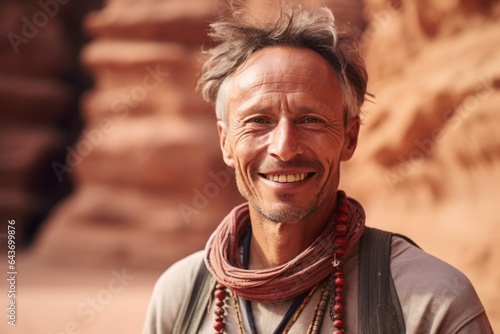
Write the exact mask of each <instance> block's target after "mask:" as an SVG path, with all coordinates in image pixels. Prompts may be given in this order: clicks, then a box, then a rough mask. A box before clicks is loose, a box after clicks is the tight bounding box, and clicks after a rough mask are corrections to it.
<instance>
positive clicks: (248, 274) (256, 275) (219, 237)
mask: <svg viewBox="0 0 500 334" xmlns="http://www.w3.org/2000/svg"><path fill="white" fill-rule="evenodd" d="M338 198H339V203H345V204H346V205H347V206H348V207H349V221H348V224H347V226H348V231H347V247H346V255H345V259H347V258H349V256H350V255H352V253H353V251H354V249H355V248H356V247H357V244H358V241H359V238H360V237H361V235H362V234H363V230H364V226H365V214H364V211H363V208H362V207H361V205H360V204H359V203H358V202H356V201H355V200H353V199H350V198H346V197H343V196H342V195H341V194H340V192H339V193H338ZM333 217H334V215H333V216H332V218H333ZM335 225H336V223H335V220H334V219H331V220H330V222H329V223H328V224H327V226H326V227H325V229H324V230H323V232H322V233H321V235H319V237H318V238H317V239H316V240H315V241H314V242H313V243H312V244H311V245H310V246H309V247H308V248H307V249H305V250H304V251H303V252H302V253H301V254H299V255H298V256H297V257H295V258H294V259H292V260H291V261H289V262H287V263H284V264H282V265H280V266H278V267H274V268H268V269H263V270H247V269H242V267H243V266H242V264H241V250H240V247H239V244H238V242H239V241H240V240H241V238H242V237H243V235H244V234H245V232H246V231H247V230H248V228H249V226H250V217H249V212H248V204H247V203H245V204H242V205H239V206H237V207H235V208H234V209H233V210H232V211H231V212H230V213H229V214H228V215H227V216H226V218H224V220H223V221H222V222H221V224H220V225H219V226H218V227H217V229H216V230H215V232H214V233H213V234H212V236H211V237H210V239H209V240H208V243H207V245H206V247H205V254H206V255H205V262H206V264H207V267H208V269H209V271H210V272H211V273H212V274H213V275H214V277H215V279H216V280H217V282H219V283H221V284H223V285H224V286H226V287H228V288H229V289H231V290H232V291H233V292H235V293H236V294H237V295H238V296H240V297H243V298H245V299H248V300H251V301H256V302H279V301H285V300H289V299H292V298H294V297H296V296H298V295H299V294H301V293H302V292H304V291H307V290H309V289H311V288H312V287H313V286H315V285H316V284H318V283H319V282H321V281H322V280H323V279H325V278H326V277H328V276H329V275H331V274H332V273H333V271H334V267H333V265H332V262H333V260H334V250H335V249H334V246H333V240H334V239H335Z"/></svg>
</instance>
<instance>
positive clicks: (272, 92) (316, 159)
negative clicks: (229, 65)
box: [218, 47, 359, 223]
mask: <svg viewBox="0 0 500 334" xmlns="http://www.w3.org/2000/svg"><path fill="white" fill-rule="evenodd" d="M229 80H230V82H229V90H228V94H227V95H228V97H227V110H226V112H227V114H226V122H223V121H219V122H218V129H219V134H220V139H221V147H222V151H223V156H224V161H225V162H226V164H227V165H228V166H230V167H232V168H234V169H235V170H236V181H237V185H238V189H239V191H240V192H241V194H242V195H243V196H244V197H245V198H246V199H247V200H248V202H249V204H250V210H253V211H254V212H255V213H256V214H258V215H259V216H261V217H262V218H264V219H267V220H271V221H275V222H283V223H289V222H296V221H301V220H303V219H306V218H310V217H315V218H319V217H321V218H326V217H328V215H329V214H330V213H331V210H333V209H334V208H335V203H334V201H335V198H336V195H335V194H336V190H337V188H338V184H339V163H340V161H342V160H348V159H350V157H351V156H352V154H353V152H354V149H355V147H356V142H357V135H358V130H359V118H357V117H356V118H355V119H353V120H352V121H350V123H349V124H348V125H347V126H345V124H344V110H343V104H342V93H341V88H340V83H339V81H338V78H337V75H336V73H335V71H334V70H333V68H332V67H331V66H330V64H329V63H328V62H327V61H326V60H325V59H324V58H323V57H322V56H320V55H319V54H317V53H315V52H314V51H312V50H308V49H302V48H291V47H273V48H266V49H263V50H260V51H258V52H256V53H255V54H253V55H252V56H251V57H250V58H249V59H248V60H247V62H245V63H244V64H243V65H242V66H241V67H240V68H239V69H238V70H237V71H236V72H235V73H234V74H233V76H232V77H231V78H230V79H229Z"/></svg>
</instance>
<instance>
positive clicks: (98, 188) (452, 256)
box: [0, 0, 500, 334]
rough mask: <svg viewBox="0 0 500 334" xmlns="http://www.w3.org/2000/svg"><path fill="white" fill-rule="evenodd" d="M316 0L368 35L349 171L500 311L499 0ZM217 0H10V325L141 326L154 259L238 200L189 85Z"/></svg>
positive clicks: (1, 181)
mask: <svg viewBox="0 0 500 334" xmlns="http://www.w3.org/2000/svg"><path fill="white" fill-rule="evenodd" d="M245 3H246V4H247V6H248V7H249V8H250V12H252V13H254V15H257V16H259V15H262V14H263V13H266V12H269V10H270V9H272V8H274V7H275V5H276V4H275V2H273V1H264V0H247V1H245ZM316 3H318V4H321V5H326V6H328V7H330V8H331V9H332V11H333V12H334V14H335V16H336V20H337V21H338V22H339V23H340V24H341V25H343V26H345V27H346V29H350V30H351V31H352V33H353V34H354V35H355V36H356V37H357V38H358V39H359V41H360V44H361V47H362V51H363V54H364V56H365V59H366V63H367V67H368V71H369V76H370V80H369V91H370V92H371V93H372V94H373V95H374V96H375V97H374V98H372V99H371V101H370V102H367V103H366V104H365V106H364V108H363V109H364V110H363V112H364V117H363V127H362V132H361V137H360V142H359V144H358V151H357V153H356V155H355V158H354V159H353V160H352V161H350V162H348V163H346V164H345V165H344V166H343V171H342V177H341V178H342V188H343V189H345V190H346V191H347V193H348V194H349V195H350V196H352V197H354V198H357V199H358V200H359V201H360V202H361V203H362V204H363V205H364V206H365V209H366V211H367V217H368V220H367V224H368V225H370V226H375V227H379V228H384V229H389V230H392V231H396V232H400V233H404V234H406V235H408V236H409V237H411V238H412V239H413V240H415V241H416V242H417V243H418V244H419V245H420V246H421V247H422V248H424V249H425V250H426V251H428V252H429V253H431V254H433V255H435V256H437V257H439V258H441V259H443V260H445V261H447V262H449V263H451V264H452V265H454V266H455V267H457V268H459V269H460V270H461V271H463V272H464V273H465V274H466V275H467V276H468V277H469V279H470V280H471V281H472V282H473V284H474V286H475V287H476V290H477V292H478V294H479V295H480V297H481V299H482V301H483V304H484V305H485V307H486V310H487V313H488V316H489V318H490V321H491V322H492V325H493V328H494V329H495V330H496V331H499V330H500V306H499V305H500V303H499V301H500V267H499V263H500V248H499V246H498V245H499V244H500V211H497V209H498V206H499V204H500V168H499V167H500V132H499V131H498V127H499V125H500V113H499V111H498V105H500V90H499V89H500V48H499V47H498V45H500V3H499V2H498V1H494V0H445V1H437V0H420V1H410V0H407V1H403V0H401V1H397V0H395V1H389V0H364V1H363V0H357V1H353V0H349V1H346V0H334V1H333V0H332V1H317V2H316ZM220 7H221V3H218V2H216V1H213V0H182V1H181V0H143V1H132V0H108V1H101V0H100V1H97V0H88V1H76V0H73V1H71V0H39V1H35V0H15V1H14V0H12V1H10V0H2V1H1V2H0V32H1V34H0V35H1V38H2V39H1V40H0V219H1V220H0V226H1V230H0V247H1V255H0V260H1V261H2V262H1V263H0V268H2V271H4V272H5V274H6V273H7V272H8V271H9V269H8V264H7V260H8V259H7V258H6V255H7V247H6V245H7V240H8V239H7V236H8V233H7V232H8V231H7V229H8V226H7V225H8V222H9V221H15V228H16V234H15V237H16V239H15V241H16V259H15V260H16V264H15V266H16V267H15V269H16V270H17V276H16V301H17V309H16V312H17V313H16V326H15V327H13V326H9V325H8V324H7V320H6V318H5V317H4V318H3V319H4V320H2V321H1V322H0V332H1V333H23V334H28V333H29V334H32V333H47V334H49V333H50V334H60V333H111V332H120V333H138V332H140V330H141V328H142V324H143V321H144V316H145V312H146V307H147V304H148V301H149V298H150V294H151V289H152V287H153V284H154V282H155V280H156V278H157V277H158V275H159V274H160V273H161V272H162V271H164V270H165V269H166V268H167V267H168V266H169V265H170V264H172V263H173V262H174V261H176V260H178V259H180V258H181V257H183V256H185V255H188V254H190V253H192V252H193V251H195V250H199V249H202V248H203V246H204V244H205V242H206V239H207V238H208V236H209V235H210V233H211V232H212V231H213V230H214V228H215V226H217V224H218V223H219V221H220V219H221V218H222V217H224V216H225V214H226V213H227V212H228V211H229V210H230V209H231V208H232V207H233V206H234V205H236V204H238V203H241V202H242V201H243V200H242V199H241V197H240V196H239V194H238V192H237V191H236V189H235V185H234V182H233V178H234V174H233V173H232V172H231V170H229V169H227V168H226V167H225V166H224V164H223V162H222V159H221V154H220V151H219V146H218V139H217V132H216V128H215V117H214V113H213V110H212V109H211V107H210V106H209V105H208V104H206V103H205V102H204V101H202V99H201V98H200V96H199V94H198V93H196V92H195V90H194V87H195V84H196V79H197V75H198V73H199V68H200V64H201V56H200V51H201V50H202V48H203V47H205V48H206V47H207V46H209V45H210V41H209V40H208V38H207V28H208V25H209V23H210V22H212V21H213V20H214V19H215V17H216V13H217V12H218V9H220ZM0 288H1V290H0V301H1V302H0V304H1V305H3V306H2V307H4V306H8V303H9V299H8V298H7V294H8V289H9V287H8V286H7V285H6V284H5V280H3V283H2V285H1V286H0ZM4 310H5V309H4ZM4 312H6V314H7V312H8V311H4Z"/></svg>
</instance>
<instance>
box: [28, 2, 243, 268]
mask: <svg viewBox="0 0 500 334" xmlns="http://www.w3.org/2000/svg"><path fill="white" fill-rule="evenodd" d="M212 16H213V4H212V3H211V2H210V1H197V0H196V1H195V0H193V1H169V2H158V1H152V0H151V1H141V2H134V3H131V2H129V1H118V0H115V1H109V2H108V3H107V5H106V6H105V8H104V9H102V10H100V11H98V12H93V13H91V14H90V15H88V17H87V20H86V22H85V28H86V30H87V31H88V32H89V33H91V34H92V35H93V36H94V40H93V42H92V43H90V44H89V45H88V46H87V47H86V48H85V50H84V51H83V53H82V55H81V59H82V61H83V63H84V64H85V66H86V67H87V68H88V69H89V70H90V71H91V72H92V74H93V76H94V78H95V87H94V89H92V90H91V91H89V92H88V93H86V94H85V96H84V97H83V98H82V103H81V105H82V113H83V117H84V121H85V129H84V130H83V131H82V133H81V135H80V138H79V140H78V141H77V143H75V145H74V146H73V147H72V148H71V150H69V151H68V154H67V157H66V161H65V164H64V166H63V167H61V171H62V172H61V173H68V174H70V175H72V176H73V177H74V178H75V182H76V185H77V186H76V190H75V191H74V193H73V194H72V195H71V196H70V197H69V198H68V199H67V200H66V201H65V202H64V203H63V204H62V205H61V206H60V207H59V208H57V210H55V212H54V214H53V215H52V217H51V218H50V219H49V221H48V224H47V227H46V229H45V231H44V233H43V234H42V235H41V237H40V239H39V242H38V244H37V247H36V252H37V254H39V256H40V257H41V258H43V259H48V260H51V261H57V260H59V261H63V262H64V261H68V260H71V261H79V262H82V263H93V264H106V265H108V264H110V263H116V262H119V263H126V264H128V265H138V266H145V267H163V268H165V267H166V266H168V265H169V264H170V263H172V262H173V261H174V260H176V259H178V258H180V257H182V256H184V255H186V254H188V253H191V252H193V251H194V250H198V249H201V248H202V247H203V245H204V244H205V242H206V239H207V237H208V236H209V235H210V233H211V231H212V230H213V229H214V228H215V226H216V225H217V224H218V223H219V221H220V219H221V218H222V217H223V216H224V215H225V214H226V213H227V211H228V209H229V208H230V207H232V206H233V205H235V204H237V203H239V202H241V201H242V199H241V198H240V197H239V196H238V195H237V192H236V190H235V187H234V184H233V179H234V176H233V173H232V171H230V170H229V169H227V168H225V166H224V164H223V162H222V159H221V154H220V150H219V144H218V138H217V132H216V127H215V116H214V113H213V111H212V110H211V107H210V106H209V105H208V104H206V103H205V102H204V101H202V100H201V97H200V96H199V94H197V93H196V92H195V90H194V88H195V83H196V74H197V73H198V70H199V64H200V63H199V59H198V58H199V54H200V49H201V45H202V44H203V42H204V40H205V39H206V30H207V28H208V22H209V20H210V19H211V18H212Z"/></svg>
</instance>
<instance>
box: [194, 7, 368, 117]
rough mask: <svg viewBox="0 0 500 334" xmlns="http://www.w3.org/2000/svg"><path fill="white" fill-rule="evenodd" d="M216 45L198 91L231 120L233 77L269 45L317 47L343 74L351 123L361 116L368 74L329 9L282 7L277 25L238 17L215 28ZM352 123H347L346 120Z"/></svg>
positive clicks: (212, 33) (352, 42)
mask: <svg viewBox="0 0 500 334" xmlns="http://www.w3.org/2000/svg"><path fill="white" fill-rule="evenodd" d="M210 27H211V31H210V33H209V36H210V37H212V39H213V40H214V42H215V43H218V44H217V45H216V46H215V47H213V48H211V49H209V50H208V51H206V54H207V55H208V59H207V60H206V62H205V64H204V65H203V68H202V74H201V77H200V79H199V81H198V88H199V89H200V90H201V93H202V95H203V97H204V98H205V99H206V100H207V101H209V102H211V103H212V104H213V105H214V106H215V112H216V115H217V118H218V119H220V120H225V114H226V102H227V97H228V96H227V95H228V94H227V91H228V89H229V85H228V84H227V83H228V82H229V80H228V78H229V77H230V76H231V75H232V74H233V73H234V72H235V71H236V69H237V68H238V67H239V66H240V65H242V64H243V63H244V62H245V61H246V60H247V59H248V58H249V57H250V56H251V55H252V54H253V53H255V52H257V51H259V50H262V49H264V48H267V47H276V46H291V47H298V48H307V49H311V50H313V51H315V52H317V53H319V54H320V55H321V56H323V57H324V58H325V59H326V60H327V61H328V62H329V63H330V65H331V66H332V68H333V69H334V70H335V72H336V73H337V76H338V79H339V81H340V86H341V89H342V98H343V106H344V115H345V117H344V118H345V121H348V120H349V119H351V118H353V117H355V116H358V115H359V114H360V109H361V105H362V104H363V102H364V100H365V94H366V85H367V80H368V75H367V73H366V69H365V64H364V61H363V59H362V58H361V55H360V53H359V48H358V46H357V42H356V40H355V39H354V38H353V37H351V36H350V35H349V34H348V33H346V32H344V31H340V30H339V29H338V28H337V26H336V25H335V19H334V17H333V14H332V12H331V11H330V10H329V9H328V8H316V9H302V8H287V9H282V10H281V12H280V14H279V16H278V18H277V19H276V20H274V21H269V22H263V23H249V22H248V21H246V20H243V19H242V18H241V17H239V15H238V14H237V13H235V14H233V15H232V16H230V17H226V18H223V19H221V20H219V21H218V22H215V23H213V24H211V26H210ZM346 124H347V122H346Z"/></svg>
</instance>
